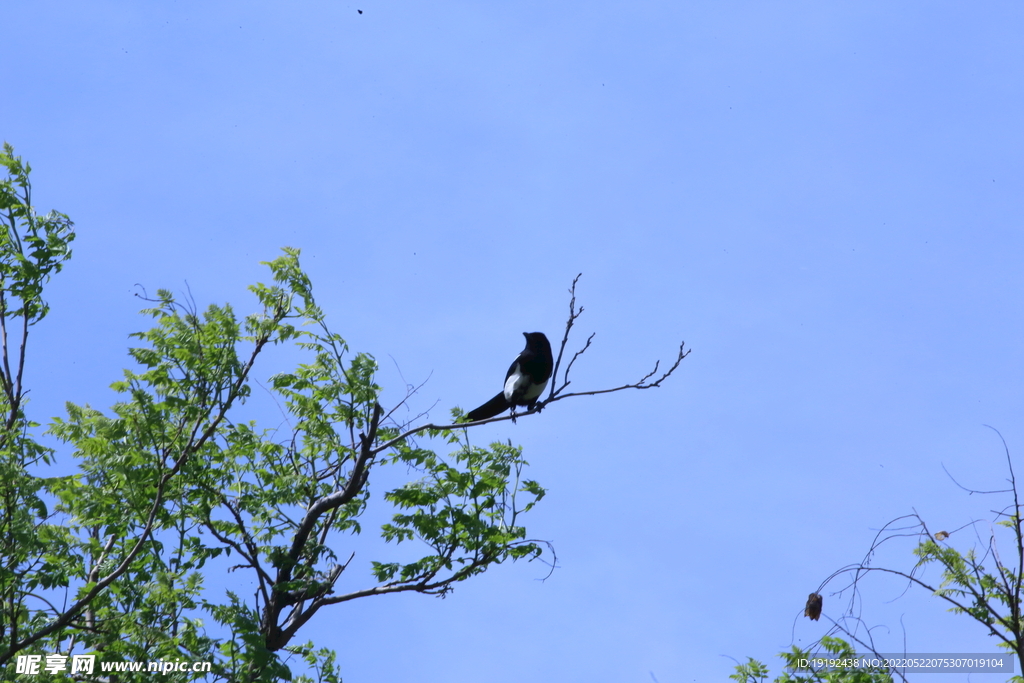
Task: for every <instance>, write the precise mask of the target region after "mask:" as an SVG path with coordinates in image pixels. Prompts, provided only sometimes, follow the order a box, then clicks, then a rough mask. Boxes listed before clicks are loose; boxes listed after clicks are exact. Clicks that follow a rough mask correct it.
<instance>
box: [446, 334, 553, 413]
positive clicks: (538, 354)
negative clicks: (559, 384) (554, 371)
mask: <svg viewBox="0 0 1024 683" xmlns="http://www.w3.org/2000/svg"><path fill="white" fill-rule="evenodd" d="M523 336H524V337H526V348H525V349H523V352H522V353H520V354H519V357H518V358H516V359H515V360H514V361H512V365H511V366H510V367H509V369H508V373H506V374H505V389H504V390H503V391H502V392H501V393H499V394H498V395H497V396H495V397H494V398H492V399H491V400H490V401H488V402H487V403H485V404H483V405H482V406H480V407H479V408H477V409H475V410H471V411H469V412H468V413H466V417H468V418H469V419H470V420H472V421H474V422H476V421H477V420H486V419H487V418H490V417H494V416H495V415H499V414H501V413H503V412H505V411H506V410H508V409H509V408H511V409H512V416H513V418H514V417H515V410H516V406H526V407H527V408H533V406H534V405H535V404H536V403H537V399H538V398H540V395H541V393H542V392H543V391H544V387H546V386H547V385H548V378H549V377H551V368H552V367H553V366H554V359H553V358H552V357H551V344H549V343H548V338H547V337H545V336H544V333H543V332H523Z"/></svg>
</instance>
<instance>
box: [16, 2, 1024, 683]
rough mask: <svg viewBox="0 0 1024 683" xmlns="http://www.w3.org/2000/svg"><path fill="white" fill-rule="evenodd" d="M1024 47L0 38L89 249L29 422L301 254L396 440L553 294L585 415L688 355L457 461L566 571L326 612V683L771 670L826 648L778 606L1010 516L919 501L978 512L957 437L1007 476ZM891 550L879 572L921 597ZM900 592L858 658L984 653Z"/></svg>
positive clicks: (31, 150) (175, 7) (280, 27)
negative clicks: (577, 348) (916, 517)
mask: <svg viewBox="0 0 1024 683" xmlns="http://www.w3.org/2000/svg"><path fill="white" fill-rule="evenodd" d="M357 9H362V10H363V12H364V13H363V14H358V13H357V11H356V10H357ZM1022 20H1024V7H1022V6H1021V5H1020V4H1019V3H1014V2H990V3H982V4H977V3H973V4H969V3H961V2H920V1H907V2H900V3H892V2H868V1H858V2H828V3H825V2H771V3H769V2H739V1H736V2H719V3H694V2H671V3H669V2H661V3H659V2H630V3H626V2H605V3H596V4H595V3H569V4H565V3H540V2H517V3H467V2H448V3H442V4H432V5H423V4H419V5H416V6H406V5H403V4H396V3H387V2H383V1H382V0H353V1H352V2H347V1H346V2H309V3H303V4H302V5H301V6H300V5H294V4H286V3H241V2H224V3H215V4H213V5H212V6H210V5H209V4H207V3H192V2H174V3H135V4H128V3H114V2H92V3H85V4H83V3H71V2H45V1H41V2H33V3H7V4H5V6H4V8H3V9H2V10H0V23H2V24H3V26H4V30H3V34H4V39H3V41H2V42H0V67H2V70H3V74H4V80H5V88H4V92H5V96H4V98H3V103H2V104H0V136H2V137H3V138H4V139H5V140H6V141H8V142H10V143H12V144H13V145H14V146H15V150H16V152H17V153H18V154H20V155H21V156H23V157H24V159H25V160H27V161H28V162H30V163H31V164H32V165H33V167H34V169H35V170H34V174H33V177H34V183H35V190H36V193H35V201H36V204H37V206H38V207H39V208H40V209H41V210H48V209H50V208H56V209H59V210H61V211H64V212H66V213H68V214H69V215H70V216H71V217H72V219H73V220H74V221H75V222H76V225H77V229H78V233H79V236H78V240H77V241H76V243H75V255H74V258H73V260H72V262H71V263H70V264H69V265H68V267H67V268H66V270H65V272H64V273H62V274H61V275H60V277H59V278H57V279H56V280H55V281H54V282H53V284H52V287H51V290H50V294H49V300H50V302H51V304H52V306H53V312H52V314H51V316H50V317H49V318H48V319H47V320H46V322H45V324H44V325H43V326H42V327H40V328H39V330H38V331H37V333H36V337H35V338H34V341H35V342H36V344H37V346H36V347H35V349H34V354H33V355H32V357H31V358H30V362H31V366H30V374H29V379H28V382H29V385H30V386H31V387H32V393H31V398H32V401H33V403H32V406H31V407H32V409H33V410H34V411H36V412H35V413H34V417H36V419H40V420H45V419H46V418H47V417H49V416H52V415H58V414H60V413H61V412H62V406H63V402H64V401H66V400H70V401H74V402H77V403H86V402H88V403H91V404H92V405H94V406H105V405H108V404H109V403H110V402H111V400H112V396H111V393H110V391H109V390H108V389H107V386H108V384H109V383H110V382H112V381H114V380H116V379H118V378H119V377H120V374H121V368H123V367H126V366H127V365H128V364H129V360H128V358H127V356H126V348H127V346H128V345H129V344H130V340H129V339H128V337H127V335H128V334H129V333H130V332H132V331H136V330H139V329H143V328H144V327H145V326H146V325H147V321H146V320H145V319H143V318H140V317H138V315H137V311H138V309H139V308H141V307H142V306H141V303H142V302H140V301H139V300H138V299H137V298H135V297H134V296H133V294H134V293H135V292H137V291H139V289H138V288H137V284H139V285H142V286H144V287H145V288H146V289H147V290H148V291H150V292H152V291H154V290H155V289H156V288H158V287H164V288H169V289H173V290H176V291H183V290H184V289H185V283H186V282H187V283H188V287H189V288H190V289H191V291H192V293H193V295H194V296H195V298H196V300H197V301H198V302H200V303H201V304H203V305H205V304H206V303H210V302H224V301H231V302H233V303H234V304H235V306H236V308H237V310H238V311H239V312H240V313H247V312H250V310H254V308H255V304H254V303H253V299H252V298H251V296H250V295H249V294H248V293H247V292H246V291H245V286H246V285H247V284H249V283H251V282H254V281H256V280H260V279H262V280H266V279H267V275H266V271H265V269H264V268H263V267H262V266H260V265H259V262H260V261H265V260H269V259H272V258H274V257H275V256H276V255H277V254H278V253H279V249H280V247H282V246H284V245H289V246H294V247H299V248H301V249H302V252H303V264H304V265H305V266H306V268H307V269H308V271H309V272H310V273H311V275H312V277H313V281H314V285H315V288H316V292H317V295H318V299H319V301H320V303H321V305H322V306H323V308H324V309H325V310H326V311H327V313H328V316H329V321H330V322H331V324H332V326H333V328H334V329H335V330H336V331H337V332H339V333H341V334H342V335H343V336H344V337H345V338H346V339H347V340H348V341H349V342H350V344H351V345H352V347H353V349H356V350H360V351H366V352H369V353H372V354H373V355H374V356H376V358H377V359H378V361H379V362H380V365H381V383H382V384H383V385H384V386H385V390H386V392H385V395H384V399H385V402H387V401H389V400H390V401H392V403H393V402H394V401H397V400H400V398H401V397H402V396H403V394H404V386H405V383H406V382H409V383H412V384H419V383H420V382H421V381H423V380H424V379H427V378H428V377H429V382H428V383H427V384H426V386H425V387H424V388H423V389H421V391H420V393H419V394H418V395H417V396H416V397H415V398H414V399H413V402H412V405H411V407H410V410H411V411H413V412H412V413H411V415H415V414H416V413H418V412H419V411H421V410H427V409H430V411H431V412H430V418H431V419H433V420H443V419H444V418H445V417H446V416H447V410H448V408H449V407H451V406H454V405H460V406H462V407H463V408H465V409H469V408H472V407H474V406H475V405H476V404H477V403H479V402H481V401H482V400H483V399H485V398H487V397H489V396H490V395H492V394H493V393H494V392H495V391H496V390H497V389H498V388H499V387H500V383H501V379H502V377H503V372H504V370H505V368H506V367H507V365H508V363H509V361H510V360H511V359H512V358H513V357H514V356H515V354H516V353H518V351H519V350H520V348H521V346H522V337H521V336H520V333H521V332H523V331H533V330H540V331H544V332H546V333H547V334H548V335H549V336H550V337H552V338H555V337H560V336H561V332H562V329H563V327H564V323H565V317H566V313H567V307H568V296H567V293H566V292H567V288H568V287H569V285H570V283H571V281H572V278H573V277H574V276H575V275H576V274H577V273H580V272H582V273H583V277H582V279H581V281H580V285H579V288H578V292H577V293H578V296H579V300H580V303H582V304H583V306H584V307H585V308H586V312H585V314H584V317H583V318H582V319H581V320H580V321H579V327H578V334H577V336H576V337H575V338H574V340H573V341H574V343H575V344H576V345H579V344H581V343H582V341H583V339H584V338H585V336H584V334H583V333H589V332H590V331H594V332H596V333H597V336H596V338H595V343H594V346H593V347H592V348H591V349H590V350H589V351H588V352H587V354H586V355H585V357H584V359H583V360H582V361H581V362H578V363H577V368H576V370H575V373H576V374H575V382H574V388H577V389H588V388H606V387H610V386H617V385H620V384H623V383H625V382H629V381H634V380H636V379H638V378H639V377H640V376H642V375H643V374H645V373H646V372H647V371H648V370H649V369H650V367H651V365H652V364H653V362H654V360H655V359H658V358H661V359H663V361H664V360H671V359H672V358H673V357H674V354H675V351H676V348H677V346H678V343H679V341H680V340H683V339H685V340H686V342H687V344H688V346H690V347H692V348H693V353H692V355H691V356H690V357H689V358H687V359H686V360H685V361H684V362H683V364H682V366H681V367H680V368H679V370H678V371H677V374H676V375H675V376H674V377H673V378H672V379H671V380H670V381H668V382H666V384H665V385H664V386H663V387H662V388H660V389H654V390H650V391H645V392H622V393H618V394H612V395H608V396H599V397H584V398H579V399H576V400H573V401H563V402H560V403H558V404H556V405H554V406H552V407H551V409H550V410H547V411H545V412H544V413H542V414H541V415H539V416H536V417H533V418H531V419H527V420H521V421H520V422H519V423H518V424H517V425H511V424H509V423H500V424H497V425H491V426H486V427H482V428H479V429H476V430H474V431H473V432H472V433H471V437H472V438H473V439H474V440H476V441H479V442H487V441H490V440H498V439H501V440H505V439H512V440H513V442H514V443H519V444H522V445H523V447H524V448H525V452H526V455H527V458H528V459H529V460H530V462H531V468H530V476H532V477H533V478H536V479H537V480H539V481H540V482H541V483H542V484H543V485H544V486H546V487H547V488H548V489H549V495H548V497H547V498H546V499H545V500H544V501H543V503H542V504H541V505H540V506H539V507H538V508H537V509H536V510H535V511H534V512H532V513H531V516H532V520H529V522H528V524H527V526H528V528H529V530H530V532H531V535H533V536H536V537H539V538H545V539H550V540H552V541H553V542H554V543H555V545H556V548H557V551H558V560H559V565H560V568H559V569H558V570H557V571H556V572H555V573H554V575H553V576H552V577H551V578H550V579H548V580H547V581H545V582H541V581H539V580H538V579H540V578H542V577H543V576H544V575H545V573H546V569H545V568H544V567H543V566H541V565H540V564H534V565H525V564H519V565H507V566H502V567H499V568H496V569H494V570H493V571H491V572H490V573H488V574H486V575H485V576H483V577H481V578H479V579H477V580H475V581H472V582H469V583H466V584H464V585H461V586H459V587H458V588H457V590H456V591H455V593H454V594H453V595H452V596H450V597H448V598H447V599H445V600H437V599H433V598H429V597H423V596H414V595H400V596H389V597H380V598H368V599H364V600H360V601H356V602H354V603H346V604H344V605H341V606H338V607H337V608H335V609H331V610H327V611H325V612H323V613H321V615H319V616H318V617H317V619H315V620H314V621H313V622H311V623H310V624H309V625H308V626H307V627H306V629H305V630H304V634H305V635H306V636H310V637H313V638H314V639H316V640H318V641H319V642H320V643H321V644H324V645H328V646H332V647H334V648H336V649H337V650H338V652H339V655H340V661H341V662H342V664H343V671H344V674H345V680H346V683H361V682H368V681H424V682H429V681H445V682H466V683H472V682H476V681H482V680H487V681H493V682H496V683H501V682H505V681H509V682H511V681H522V680H551V681H587V682H603V681H615V682H624V681H636V682H640V681H644V682H647V681H650V680H652V674H653V676H654V677H656V679H657V680H658V681H659V682H660V683H680V682H683V681H709V680H723V679H725V677H726V676H727V675H728V674H729V673H730V672H731V670H732V666H733V663H732V661H731V660H730V659H728V657H735V658H737V659H740V660H742V659H744V658H745V657H746V656H748V655H749V656H753V657H756V658H759V659H762V660H765V661H769V662H770V663H771V664H772V668H773V669H774V670H777V662H776V661H775V659H774V655H775V654H776V653H777V652H779V651H780V650H785V649H788V648H789V646H790V645H791V644H798V645H807V644H810V643H812V642H813V641H814V640H815V639H816V638H818V637H819V636H821V635H822V634H823V633H824V632H825V631H826V629H827V626H826V625H825V623H824V622H819V623H812V622H809V621H808V620H806V619H803V618H802V617H800V614H801V611H802V606H803V603H804V600H805V599H806V597H807V594H808V593H809V592H811V591H812V590H814V589H815V588H816V587H817V586H818V584H819V583H820V582H821V581H822V580H823V579H824V578H825V577H827V576H828V575H829V574H830V573H832V571H834V570H835V569H837V568H839V567H841V566H843V565H846V564H848V563H851V562H855V561H858V560H860V559H861V558H862V557H863V554H864V552H865V551H866V549H867V547H868V546H869V544H870V542H871V540H872V538H873V537H874V534H875V530H877V529H878V528H880V527H881V526H882V525H884V524H885V523H886V522H888V521H889V520H891V519H893V518H894V517H897V516H899V515H903V514H907V513H909V512H911V511H912V510H917V512H918V513H920V514H921V515H922V516H923V517H924V518H925V519H926V521H927V522H928V523H929V525H930V526H931V527H932V528H933V529H939V528H948V529H952V528H955V527H959V526H961V525H962V524H964V523H966V522H968V521H970V520H975V519H989V518H991V517H992V515H991V513H990V512H989V510H991V509H993V508H997V507H1002V505H1003V504H1005V501H1003V500H1001V499H1000V500H996V499H993V498H991V497H989V498H982V497H979V496H968V495H967V494H965V493H963V492H962V491H960V490H959V489H957V488H956V486H955V485H954V484H953V482H952V481H950V479H949V478H948V477H947V476H946V474H945V473H944V472H943V469H942V468H943V465H944V466H945V467H946V468H947V469H948V470H949V471H950V472H951V473H953V474H954V475H955V476H956V477H957V478H958V480H959V481H961V483H964V484H965V485H970V486H974V487H976V488H980V489H995V488H1001V487H1002V486H1003V484H1004V479H1005V477H1006V474H1007V473H1006V467H1005V460H1004V457H1003V452H1002V445H1001V443H1000V442H999V439H998V437H997V436H996V435H995V434H994V433H993V432H992V431H991V430H989V429H986V428H985V427H984V426H983V425H985V424H988V425H992V426H994V427H996V428H998V429H999V430H1000V431H1001V433H1002V434H1003V436H1004V437H1005V438H1006V440H1007V443H1008V444H1009V447H1010V449H1011V452H1012V453H1013V454H1014V455H1015V456H1016V455H1018V454H1020V453H1024V425H1022V421H1021V415H1022V414H1024V412H1022V411H1024V356H1022V352H1021V345H1020V340H1021V338H1022V334H1024V328H1022V306H1021V302H1022V301H1024V276H1022V274H1021V263H1022V257H1024V230H1022V219H1024V200H1022V197H1024V193H1022V189H1024V188H1022V182H1024V166H1022V154H1021V153H1022V151H1024V126H1022V125H1021V121H1022V120H1024V73H1022V72H1024V59H1022V57H1024V41H1022V39H1021V37H1020V36H1021V31H1020V29H1021V26H1022ZM267 372H268V374H269V371H267ZM403 378H404V379H403ZM1015 462H1017V463H1018V464H1019V463H1020V462H1022V461H1021V460H1019V459H1016V460H1015ZM975 528H976V529H977V531H978V534H979V536H980V537H981V538H983V539H984V538H987V535H988V533H989V526H988V524H987V523H982V524H980V525H978V526H977V527H975ZM951 542H954V544H955V545H956V546H957V547H959V548H961V549H966V548H968V547H970V546H971V545H972V544H974V543H977V539H976V538H975V537H974V536H973V535H972V534H971V533H968V532H964V533H962V534H958V535H955V536H954V537H953V538H952V539H951ZM1002 542H1003V543H1004V544H1008V543H1009V542H1010V541H1009V539H1008V538H1006V539H1003V540H1002ZM1001 547H1003V548H1005V549H1006V552H1008V549H1009V547H1010V546H1009V545H1003V546H1001ZM911 548H912V545H911V544H910V543H907V544H906V545H905V546H903V547H901V548H897V549H895V550H894V551H893V552H891V553H890V554H888V555H882V556H880V558H879V560H880V561H883V560H884V561H886V562H888V563H889V564H890V566H898V567H901V568H906V569H909V568H910V567H911V566H912V561H913V558H912V556H911V554H910V551H911ZM338 550H339V551H340V552H343V551H344V549H343V548H339V549H338ZM360 559H362V560H365V563H364V565H363V567H362V569H361V571H363V573H362V574H359V573H358V572H357V571H355V568H356V565H358V564H359V561H360ZM369 559H370V557H369V556H364V557H363V558H358V557H357V559H356V561H355V562H354V563H353V567H352V568H350V570H349V572H347V573H346V578H347V580H348V581H349V582H350V583H349V584H347V585H346V586H344V587H343V588H346V589H349V588H351V589H357V588H361V587H364V585H368V584H369V583H370V580H371V579H370V576H369V571H368V567H367V565H368V561H369ZM930 578H933V579H936V578H937V577H936V576H935V575H934V573H932V574H931V576H930ZM215 582H216V578H215V577H211V583H215ZM902 591H903V586H902V585H899V584H896V583H893V582H886V581H876V582H874V583H872V584H871V587H870V590H868V591H867V592H866V593H865V600H864V603H863V616H864V618H865V620H866V622H867V623H869V624H870V625H881V626H882V628H881V629H879V630H877V631H876V632H875V635H876V638H878V639H879V640H880V642H881V644H882V647H881V648H880V649H883V650H889V651H901V650H902V649H903V647H904V642H905V644H906V645H905V647H906V649H907V651H909V652H940V653H942V652H946V653H952V652H993V651H994V644H993V642H992V639H991V638H988V637H986V636H985V635H984V633H983V632H982V630H981V628H980V627H975V626H974V625H973V624H969V623H967V622H966V621H965V620H964V618H963V617H957V616H954V615H950V614H948V613H946V612H945V610H944V607H943V606H942V605H941V604H940V603H939V602H938V601H937V600H935V599H933V598H930V597H928V596H924V595H919V594H918V593H916V592H914V591H911V592H910V593H908V594H907V595H905V596H903V597H899V598H898V599H896V598H897V597H898V596H899V595H900V593H901V592H902ZM841 613H842V605H841V604H840V601H839V600H838V599H836V598H834V597H830V595H829V593H828V592H826V593H825V614H826V615H827V616H829V617H832V618H838V617H839V616H840V615H841ZM399 653H400V655H399ZM962 679H963V677H962V675H959V676H956V677H950V678H949V679H948V680H962ZM942 680H943V677H942V676H936V677H934V681H935V682H936V683H941V681H942ZM972 680H1005V677H1003V676H975V677H973V678H972Z"/></svg>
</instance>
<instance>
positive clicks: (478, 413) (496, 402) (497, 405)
mask: <svg viewBox="0 0 1024 683" xmlns="http://www.w3.org/2000/svg"><path fill="white" fill-rule="evenodd" d="M508 409H509V405H508V401H507V400H506V399H505V393H504V392H502V393H499V394H498V395H497V396H495V397H494V398H492V399H491V400H490V401H488V402H487V403H485V404H483V405H482V406H480V407H479V408H477V409H475V410H471V411H469V412H468V413H466V417H468V418H469V419H470V420H472V421H473V422H476V421H477V420H486V419H487V418H489V417H494V416H495V415H498V414H500V413H503V412H505V411H506V410H508Z"/></svg>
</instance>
